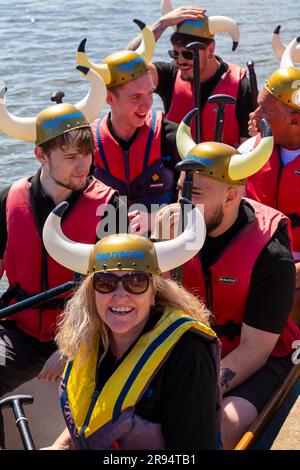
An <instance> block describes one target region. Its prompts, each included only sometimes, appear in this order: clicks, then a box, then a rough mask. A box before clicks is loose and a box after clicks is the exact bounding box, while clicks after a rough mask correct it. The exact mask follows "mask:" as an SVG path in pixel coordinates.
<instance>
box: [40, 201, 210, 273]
mask: <svg viewBox="0 0 300 470" xmlns="http://www.w3.org/2000/svg"><path fill="white" fill-rule="evenodd" d="M67 206H68V203H67V202H62V203H61V204H59V205H58V206H57V207H56V208H55V209H54V210H53V211H52V212H51V214H50V215H49V216H48V218H47V220H46V223H45V225H44V229H43V241H44V245H45V247H46V250H47V251H48V253H49V254H50V256H52V258H53V259H54V260H55V261H57V262H58V263H60V264H62V265H63V266H65V267H66V268H68V269H70V270H72V271H75V272H78V273H81V274H85V275H86V274H92V273H95V272H99V271H119V270H123V271H124V270H126V271H143V272H147V273H149V274H158V275H159V274H161V273H163V272H166V271H169V270H171V269H174V268H176V267H177V266H180V265H182V264H184V263H186V262H187V261H188V260H189V259H191V258H192V257H193V256H195V254H196V253H198V251H199V250H200V249H201V248H202V245H203V243H204V240H205V235H206V230H205V223H204V218H203V215H202V214H201V212H200V211H199V209H197V208H196V207H195V206H193V205H192V204H191V205H190V209H191V210H190V211H189V212H188V217H187V225H186V228H185V230H184V231H183V232H182V233H181V234H180V235H179V236H178V237H176V238H174V239H173V240H168V241H164V242H152V241H151V240H149V239H148V238H144V237H141V236H138V235H129V234H126V233H122V234H116V235H109V236H107V237H105V238H103V239H102V240H100V241H98V242H97V243H96V244H95V245H89V244H83V243H75V242H74V241H72V240H70V239H68V238H67V237H66V236H65V235H64V234H63V232H62V229H61V217H62V215H63V212H64V211H65V209H66V208H67Z"/></svg>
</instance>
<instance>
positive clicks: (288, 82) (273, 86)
mask: <svg viewBox="0 0 300 470" xmlns="http://www.w3.org/2000/svg"><path fill="white" fill-rule="evenodd" d="M299 43H300V38H299V37H298V38H296V39H294V40H293V41H291V42H290V44H289V45H288V46H287V47H286V49H285V51H284V53H283V55H282V58H281V62H280V68H279V69H278V70H276V71H275V72H274V73H272V75H271V76H270V77H269V78H268V79H267V80H266V82H265V88H266V90H267V91H268V92H269V93H270V94H271V95H273V96H274V97H275V98H277V99H279V100H280V101H282V102H283V103H284V104H286V105H287V106H290V107H291V108H294V109H297V110H298V111H299V110H300V70H298V69H296V68H295V67H294V62H293V57H294V56H295V53H296V51H297V46H298V45H299Z"/></svg>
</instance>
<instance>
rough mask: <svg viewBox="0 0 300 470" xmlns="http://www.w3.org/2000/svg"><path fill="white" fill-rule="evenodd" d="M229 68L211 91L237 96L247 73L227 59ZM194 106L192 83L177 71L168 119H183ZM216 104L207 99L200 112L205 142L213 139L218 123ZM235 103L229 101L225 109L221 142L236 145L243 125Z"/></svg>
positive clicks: (178, 120)
mask: <svg viewBox="0 0 300 470" xmlns="http://www.w3.org/2000/svg"><path fill="white" fill-rule="evenodd" d="M226 64H227V65H228V70H227V71H226V72H225V73H224V74H223V75H222V77H221V79H220V80H219V82H218V83H217V85H216V87H215V88H214V90H213V93H212V94H211V95H216V94H220V93H223V94H226V95H230V96H232V97H233V98H235V99H237V96H238V91H239V86H240V81H241V79H242V78H243V77H244V76H245V73H246V71H245V69H243V68H241V67H239V66H237V65H235V64H230V63H227V62H226ZM194 107H195V101H194V94H193V85H192V83H191V82H187V81H184V80H182V79H181V77H180V72H179V71H178V72H177V75H176V80H175V85H174V89H173V96H172V102H171V106H170V109H169V111H168V114H167V116H166V117H167V119H170V120H171V121H174V122H177V123H180V122H181V121H182V119H183V118H184V117H185V115H186V114H187V113H189V112H190V111H191V110H192V109H193V108H194ZM216 109H217V105H216V104H214V103H208V102H206V103H205V105H204V108H203V109H202V113H201V127H202V137H201V140H202V142H212V141H214V134H215V124H216V115H217V113H216ZM235 109H236V108H235V105H233V104H228V105H226V109H225V118H224V127H223V138H222V142H224V143H225V144H228V145H232V146H233V147H235V146H237V145H239V143H240V128H239V123H238V121H237V119H236V115H235ZM192 134H193V136H194V137H195V133H194V126H192Z"/></svg>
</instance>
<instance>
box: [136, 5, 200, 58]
mask: <svg viewBox="0 0 300 470" xmlns="http://www.w3.org/2000/svg"><path fill="white" fill-rule="evenodd" d="M205 12H206V9H205V8H197V7H189V6H183V7H179V8H175V9H174V10H172V11H170V12H169V13H166V14H165V15H163V16H161V17H160V18H159V20H157V21H156V22H155V23H153V25H151V26H150V29H151V31H152V32H153V34H154V37H155V41H158V40H159V38H160V37H161V35H162V34H163V32H164V31H165V30H166V29H167V28H168V27H169V26H175V25H177V24H179V23H182V22H183V21H185V20H196V19H197V18H199V16H201V15H203V14H204V13H205ZM140 43H141V36H137V37H135V38H134V39H133V40H132V41H131V42H130V43H129V44H128V46H127V49H129V50H130V51H135V50H136V49H137V48H138V47H139V45H140Z"/></svg>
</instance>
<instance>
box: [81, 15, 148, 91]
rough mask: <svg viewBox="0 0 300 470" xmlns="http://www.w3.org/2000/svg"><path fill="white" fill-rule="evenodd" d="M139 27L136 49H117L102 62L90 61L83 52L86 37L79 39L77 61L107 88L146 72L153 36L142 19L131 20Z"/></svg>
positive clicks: (121, 83)
mask: <svg viewBox="0 0 300 470" xmlns="http://www.w3.org/2000/svg"><path fill="white" fill-rule="evenodd" d="M133 21H134V22H135V23H136V24H137V25H138V26H139V28H140V30H141V33H142V42H141V45H140V46H139V47H138V49H137V50H136V51H129V50H125V51H119V52H114V53H113V54H110V55H109V56H107V57H106V58H105V59H104V60H103V63H101V64H95V63H93V62H91V61H90V60H89V59H88V58H87V55H86V52H85V44H86V39H83V41H81V43H80V45H79V47H78V51H77V56H76V59H77V63H78V64H79V65H83V66H85V67H90V68H91V69H93V70H95V72H97V73H98V74H99V75H100V76H101V77H102V78H103V80H104V82H105V84H106V86H107V88H112V87H115V86H119V85H123V84H124V83H127V82H129V81H131V80H135V79H136V78H139V77H142V76H143V75H146V74H147V73H148V68H147V65H148V64H149V63H150V61H151V59H152V56H153V53H154V49H155V37H154V34H153V32H152V31H151V29H150V28H148V26H146V25H145V23H143V22H142V21H139V20H133Z"/></svg>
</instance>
